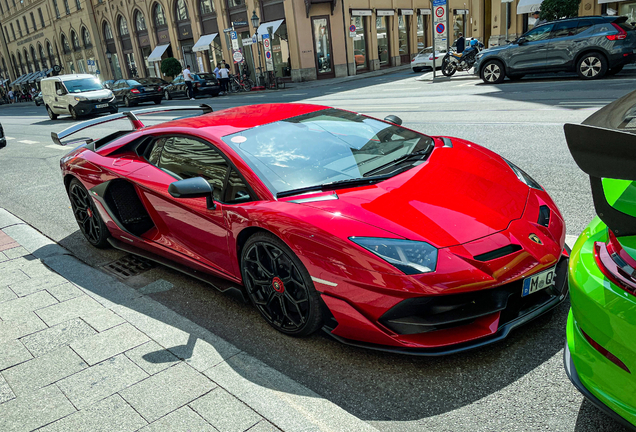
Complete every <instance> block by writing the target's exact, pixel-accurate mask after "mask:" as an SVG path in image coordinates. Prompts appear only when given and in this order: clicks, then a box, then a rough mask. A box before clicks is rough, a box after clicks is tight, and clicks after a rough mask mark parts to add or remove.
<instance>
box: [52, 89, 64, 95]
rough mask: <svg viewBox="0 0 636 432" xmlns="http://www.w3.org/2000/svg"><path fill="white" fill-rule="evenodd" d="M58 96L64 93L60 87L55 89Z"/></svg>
mask: <svg viewBox="0 0 636 432" xmlns="http://www.w3.org/2000/svg"><path fill="white" fill-rule="evenodd" d="M55 93H56V94H57V95H58V96H64V95H65V94H66V93H64V90H62V89H57V91H56V92H55Z"/></svg>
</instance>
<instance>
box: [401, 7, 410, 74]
mask: <svg viewBox="0 0 636 432" xmlns="http://www.w3.org/2000/svg"><path fill="white" fill-rule="evenodd" d="M409 18H410V15H400V16H398V41H399V45H400V56H402V57H403V58H402V63H408V62H410V58H409V57H410V54H411V47H410V46H409Z"/></svg>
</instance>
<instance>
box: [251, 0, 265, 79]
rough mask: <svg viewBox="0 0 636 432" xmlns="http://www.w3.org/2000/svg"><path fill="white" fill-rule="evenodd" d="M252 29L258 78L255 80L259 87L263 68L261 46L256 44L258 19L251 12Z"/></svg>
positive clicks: (254, 13)
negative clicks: (254, 38)
mask: <svg viewBox="0 0 636 432" xmlns="http://www.w3.org/2000/svg"><path fill="white" fill-rule="evenodd" d="M250 19H251V21H252V27H254V30H255V32H256V33H255V34H256V49H257V50H258V77H257V78H256V81H257V84H258V85H259V86H260V85H262V84H263V67H262V66H261V46H260V45H259V43H258V23H259V22H260V19H259V18H258V15H256V11H252V18H250Z"/></svg>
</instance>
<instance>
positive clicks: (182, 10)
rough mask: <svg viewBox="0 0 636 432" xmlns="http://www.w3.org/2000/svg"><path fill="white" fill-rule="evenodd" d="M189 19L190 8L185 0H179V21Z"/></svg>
mask: <svg viewBox="0 0 636 432" xmlns="http://www.w3.org/2000/svg"><path fill="white" fill-rule="evenodd" d="M187 19H188V9H187V8H186V4H185V0H177V21H186V20H187Z"/></svg>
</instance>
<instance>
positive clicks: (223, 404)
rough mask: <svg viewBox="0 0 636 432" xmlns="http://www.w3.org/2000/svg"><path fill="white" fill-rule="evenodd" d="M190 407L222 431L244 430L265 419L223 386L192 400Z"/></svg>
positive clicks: (238, 431)
mask: <svg viewBox="0 0 636 432" xmlns="http://www.w3.org/2000/svg"><path fill="white" fill-rule="evenodd" d="M190 407H192V409H194V410H195V411H196V412H197V413H198V414H199V415H200V416H201V417H203V418H204V419H205V420H207V421H208V423H210V424H211V425H212V426H214V427H215V428H217V429H218V430H219V431H220V432H243V431H245V430H247V429H249V428H251V427H252V426H254V425H255V424H256V423H258V422H259V421H261V420H262V419H263V418H262V417H261V416H260V415H258V414H256V412H254V410H253V409H251V408H250V407H248V406H247V405H245V404H244V403H243V402H241V401H240V400H238V399H237V398H235V397H234V396H232V395H231V394H229V393H228V392H226V391H225V390H223V389H222V388H216V389H214V390H213V391H211V392H210V393H208V394H206V395H205V396H202V397H200V398H199V399H197V400H195V401H194V402H191V403H190Z"/></svg>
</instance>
